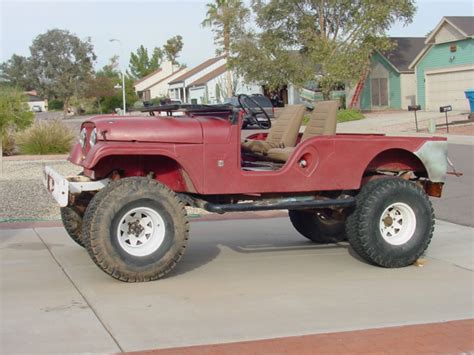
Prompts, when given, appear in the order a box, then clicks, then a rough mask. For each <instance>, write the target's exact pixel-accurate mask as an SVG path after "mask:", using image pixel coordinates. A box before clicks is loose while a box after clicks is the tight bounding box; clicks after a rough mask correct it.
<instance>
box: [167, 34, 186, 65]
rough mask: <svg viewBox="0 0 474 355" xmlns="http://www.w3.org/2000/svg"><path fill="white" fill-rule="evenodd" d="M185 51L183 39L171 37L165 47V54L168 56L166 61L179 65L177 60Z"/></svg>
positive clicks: (178, 36)
mask: <svg viewBox="0 0 474 355" xmlns="http://www.w3.org/2000/svg"><path fill="white" fill-rule="evenodd" d="M182 50H183V37H181V36H180V35H177V36H174V37H171V38H170V39H168V40H167V41H166V43H165V44H164V45H163V52H164V54H165V56H166V59H168V60H169V61H171V63H173V64H178V62H177V60H176V59H177V58H178V57H179V53H180V52H181V51H182Z"/></svg>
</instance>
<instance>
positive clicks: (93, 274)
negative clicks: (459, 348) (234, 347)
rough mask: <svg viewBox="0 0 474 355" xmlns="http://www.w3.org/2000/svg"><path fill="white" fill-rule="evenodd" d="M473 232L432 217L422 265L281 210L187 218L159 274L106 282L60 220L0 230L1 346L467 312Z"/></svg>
mask: <svg viewBox="0 0 474 355" xmlns="http://www.w3.org/2000/svg"><path fill="white" fill-rule="evenodd" d="M472 230H473V229H472V228H470V227H463V226H458V225H455V224H451V223H447V222H443V221H438V222H437V225H436V229H435V236H434V238H433V241H432V243H431V245H430V247H429V249H428V252H427V256H426V263H425V264H424V266H423V267H416V266H410V267H406V268H401V269H385V268H380V267H375V266H372V265H368V264H367V263H365V262H363V261H361V260H360V258H358V257H357V255H355V254H354V252H353V251H352V250H351V249H350V248H349V246H348V245H347V243H340V244H331V245H324V246H321V245H315V244H313V243H311V242H309V241H308V240H306V239H305V238H303V237H302V236H301V235H299V234H298V233H297V232H296V231H295V230H294V228H293V227H292V226H291V224H290V222H289V220H288V218H273V219H256V220H227V221H215V222H194V223H192V224H191V234H190V242H189V245H188V247H187V251H186V254H185V256H184V257H183V259H182V261H181V262H180V263H179V264H178V265H177V267H176V268H175V269H174V270H173V272H172V273H171V274H170V275H169V276H168V277H167V278H165V279H163V280H158V281H156V282H148V283H141V284H127V283H123V282H119V281H116V280H114V279H112V278H111V277H109V276H108V275H106V274H105V273H103V272H102V271H100V270H99V269H98V268H97V267H96V266H95V265H94V263H93V262H92V261H91V260H90V258H89V256H88V255H87V252H86V251H85V250H84V249H83V248H81V247H79V246H77V245H76V244H75V243H74V242H73V241H72V240H71V239H70V238H69V237H68V236H67V235H66V232H65V231H64V229H63V228H36V229H22V230H0V270H1V272H0V295H1V302H0V353H2V354H14V353H28V354H31V353H35V354H36V353H45V354H46V353H47V354H51V353H115V352H119V351H138V350H145V349H155V348H169V347H176V346H189V345H195V344H216V343H224V342H235V341H243V340H254V339H269V338H277V337H285V336H294V335H304V334H320V333H326V332H336V331H346V330H356V329H370V328H381V327H388V326H397V325H407V324H423V323H432V322H445V321H449V320H459V319H467V318H472V317H474V307H473V288H472V285H473V273H472V271H473V257H472V250H473V249H472V248H473V242H474V239H473V238H472Z"/></svg>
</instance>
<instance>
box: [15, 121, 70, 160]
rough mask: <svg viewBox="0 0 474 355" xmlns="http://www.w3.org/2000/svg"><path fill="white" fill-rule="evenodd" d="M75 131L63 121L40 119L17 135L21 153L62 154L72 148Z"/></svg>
mask: <svg viewBox="0 0 474 355" xmlns="http://www.w3.org/2000/svg"><path fill="white" fill-rule="evenodd" d="M74 139H75V136H74V133H73V132H72V131H71V130H70V129H69V128H67V127H66V126H65V125H64V124H63V123H61V121H59V120H53V121H38V122H36V123H35V124H34V125H33V126H32V127H30V128H28V129H27V130H25V131H23V132H19V133H17V135H16V143H17V145H18V148H19V150H20V153H21V154H62V153H67V152H69V150H70V149H71V146H72V143H73V141H74Z"/></svg>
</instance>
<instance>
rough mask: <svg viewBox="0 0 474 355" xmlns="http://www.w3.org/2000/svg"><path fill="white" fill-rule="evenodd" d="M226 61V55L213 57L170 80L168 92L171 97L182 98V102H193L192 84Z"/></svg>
mask: <svg viewBox="0 0 474 355" xmlns="http://www.w3.org/2000/svg"><path fill="white" fill-rule="evenodd" d="M225 63H226V59H225V56H220V57H215V58H211V59H208V60H206V61H205V62H203V63H201V64H199V65H198V66H196V67H194V68H192V69H190V70H188V71H187V72H186V73H183V74H182V75H179V76H178V77H176V78H174V79H173V80H169V81H168V93H169V96H170V98H172V99H176V100H181V101H182V102H191V101H190V100H189V95H190V85H191V84H192V83H193V82H195V81H196V80H197V79H199V78H200V77H202V76H204V75H206V74H208V73H210V72H212V71H214V70H216V69H217V68H219V67H221V66H222V65H224V64H225Z"/></svg>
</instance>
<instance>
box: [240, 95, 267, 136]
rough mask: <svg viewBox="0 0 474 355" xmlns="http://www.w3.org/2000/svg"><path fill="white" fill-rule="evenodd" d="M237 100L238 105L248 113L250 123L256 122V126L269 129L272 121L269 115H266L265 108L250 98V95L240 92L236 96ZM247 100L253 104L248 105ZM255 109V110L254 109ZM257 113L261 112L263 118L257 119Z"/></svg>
mask: <svg viewBox="0 0 474 355" xmlns="http://www.w3.org/2000/svg"><path fill="white" fill-rule="evenodd" d="M237 101H238V102H239V106H240V107H242V109H243V110H244V111H245V113H247V114H248V115H250V117H249V118H251V119H252V121H253V122H252V123H254V124H256V125H257V126H258V127H260V128H262V129H269V128H270V127H271V126H272V121H271V120H270V117H269V116H268V114H267V112H266V111H265V109H264V108H263V107H262V106H260V105H259V104H258V102H257V101H255V100H254V99H252V98H251V97H250V96H248V95H245V94H240V95H239V96H237ZM249 101H250V102H251V103H253V104H254V105H255V106H254V107H251V106H250V105H249ZM256 109H257V110H256ZM258 114H263V116H264V117H265V120H263V121H262V120H259V119H258V116H257V115H258Z"/></svg>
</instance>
